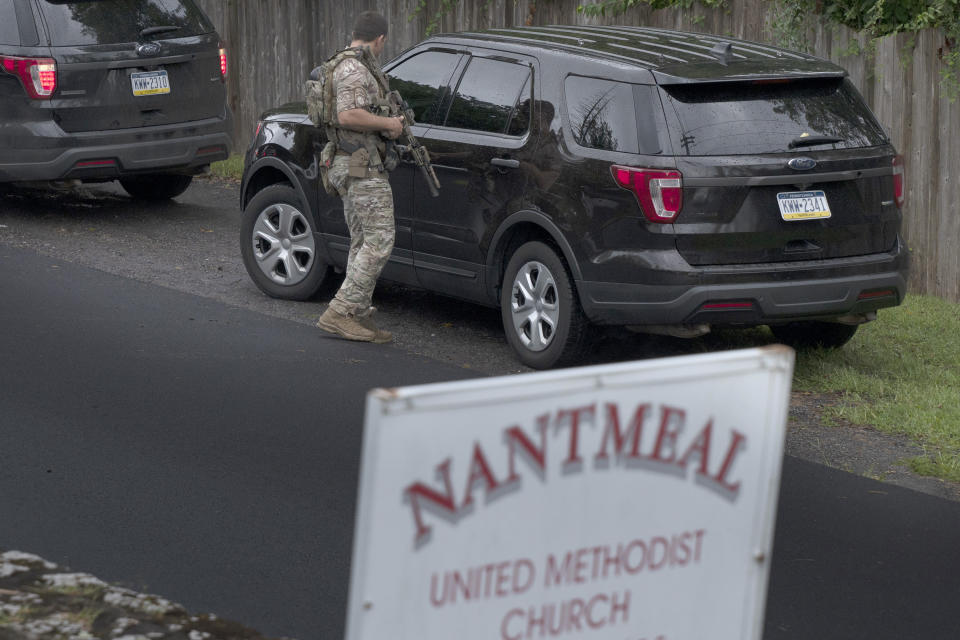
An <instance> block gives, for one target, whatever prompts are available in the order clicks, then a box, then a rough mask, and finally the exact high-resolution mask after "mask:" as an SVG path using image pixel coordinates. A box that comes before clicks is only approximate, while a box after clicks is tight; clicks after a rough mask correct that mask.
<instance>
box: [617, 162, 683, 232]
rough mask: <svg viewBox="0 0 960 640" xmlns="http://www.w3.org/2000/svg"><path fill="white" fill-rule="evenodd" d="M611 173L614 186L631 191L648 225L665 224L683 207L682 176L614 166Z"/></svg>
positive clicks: (655, 170) (652, 170) (680, 174)
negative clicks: (651, 223) (648, 222)
mask: <svg viewBox="0 0 960 640" xmlns="http://www.w3.org/2000/svg"><path fill="white" fill-rule="evenodd" d="M610 173H611V174H613V179H614V180H615V181H616V182H617V184H618V185H619V186H621V187H623V188H624V189H628V190H630V191H633V195H634V196H636V198H637V202H638V203H639V204H640V208H641V209H642V210H643V214H644V215H645V216H646V217H647V220H649V221H650V222H659V223H661V224H668V223H671V222H673V221H674V219H675V218H676V217H677V214H678V213H680V209H681V208H682V207H683V174H682V173H680V172H679V171H675V170H671V171H664V170H662V169H637V168H636V167H625V166H623V165H619V164H615V165H613V166H611V167H610Z"/></svg>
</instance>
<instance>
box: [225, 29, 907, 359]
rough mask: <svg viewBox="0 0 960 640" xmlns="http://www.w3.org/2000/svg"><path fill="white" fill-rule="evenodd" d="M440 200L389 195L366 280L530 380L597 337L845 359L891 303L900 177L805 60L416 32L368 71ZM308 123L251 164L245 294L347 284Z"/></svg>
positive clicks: (820, 70)
mask: <svg viewBox="0 0 960 640" xmlns="http://www.w3.org/2000/svg"><path fill="white" fill-rule="evenodd" d="M385 69H386V71H387V73H388V75H389V76H390V78H391V87H392V88H393V89H397V90H399V92H400V93H401V94H402V95H403V96H404V98H405V99H406V100H407V101H408V102H409V104H410V106H411V107H412V108H413V110H414V112H415V114H416V119H417V125H416V126H415V127H414V132H415V133H416V134H417V135H418V137H419V138H420V140H421V141H422V142H423V143H424V144H425V146H427V147H428V148H429V150H430V153H431V155H432V158H433V163H434V169H435V170H436V173H437V175H438V176H439V178H440V181H441V183H442V188H441V189H440V196H439V197H438V198H432V197H431V196H430V195H429V192H428V186H427V184H426V182H425V181H424V180H423V179H422V178H421V177H420V175H419V174H418V173H417V171H416V167H415V166H414V165H411V164H409V163H406V164H401V166H400V168H399V169H398V170H396V171H394V172H393V173H392V174H391V176H390V182H391V184H392V186H393V190H394V200H395V203H396V221H397V236H396V238H397V239H396V248H395V249H394V251H393V255H392V257H391V260H390V262H389V264H388V265H387V267H386V269H385V271H384V277H385V278H387V279H390V280H393V281H396V282H401V283H408V284H411V285H416V286H419V287H423V288H426V289H428V290H430V291H435V292H439V293H442V294H447V295H450V296H455V297H458V298H462V299H464V300H469V301H471V302H476V303H479V304H485V305H491V306H499V307H500V309H501V313H502V317H503V325H504V329H505V331H506V335H507V339H508V340H509V342H510V344H511V345H512V346H513V347H514V349H515V350H516V352H517V353H518V354H519V356H520V359H521V360H522V361H523V362H524V363H526V364H527V365H529V366H532V367H538V368H541V367H550V366H553V365H555V364H558V363H561V362H571V361H574V360H575V359H576V358H577V356H578V355H579V354H580V353H581V351H582V349H583V348H584V345H585V344H587V342H586V335H587V333H588V331H587V329H588V328H589V325H590V324H591V323H594V324H604V325H625V326H631V327H635V328H637V329H639V330H641V331H647V332H651V333H665V334H669V335H679V336H694V335H699V334H701V333H704V332H706V331H708V330H709V328H710V326H711V325H736V326H751V325H763V324H766V325H769V326H770V328H771V329H772V331H773V333H774V334H775V336H776V337H777V338H778V339H781V340H782V341H785V342H787V343H790V344H794V345H798V346H802V345H807V344H820V345H824V346H840V345H842V344H844V343H845V342H846V341H847V340H849V339H850V338H851V337H852V336H853V334H854V332H855V331H856V329H857V326H858V325H859V324H861V323H864V322H867V321H869V320H872V319H873V318H875V316H876V311H877V310H878V309H880V308H882V307H889V306H894V305H897V304H899V303H900V302H901V301H902V300H903V297H904V295H905V291H906V276H907V267H908V254H907V250H906V247H905V246H904V242H903V240H902V239H901V237H900V233H899V231H900V224H901V213H900V209H901V206H902V204H903V193H904V184H903V166H902V161H901V159H900V158H899V156H897V155H896V152H895V150H894V148H893V147H892V146H891V144H890V141H889V139H888V137H887V135H886V134H885V133H884V130H883V128H882V127H881V126H880V125H879V124H878V123H877V120H876V119H875V118H874V116H873V115H872V114H871V112H870V110H869V109H868V108H867V106H866V105H865V104H864V102H863V100H862V98H861V97H860V95H859V94H858V92H857V91H856V89H855V88H854V87H853V86H852V85H851V83H850V82H849V80H848V79H847V78H846V73H845V72H844V70H843V69H841V68H839V67H837V66H835V65H834V64H832V63H830V62H826V61H823V60H820V59H817V58H814V57H811V56H807V55H802V54H799V53H793V52H790V51H785V50H782V49H778V48H774V47H770V46H766V45H761V44H755V43H751V42H744V41H736V40H730V39H726V38H720V37H714V36H706V35H699V34H690V33H680V32H673V31H664V30H658V29H646V28H633V27H585V26H578V27H567V26H560V27H533V28H517V29H497V30H491V31H487V32H483V33H459V34H452V35H438V36H435V37H431V38H429V39H427V40H426V41H424V42H422V43H420V44H418V45H416V46H415V47H413V48H411V49H409V50H407V51H405V52H404V53H402V54H401V55H400V56H399V57H397V58H396V59H394V60H393V61H391V62H390V63H389V64H387V65H385ZM324 141H325V140H324V134H323V133H322V131H320V130H319V129H317V128H315V127H313V126H312V125H311V123H310V121H309V120H308V119H307V117H306V115H305V108H304V106H303V105H302V104H291V105H286V106H284V107H281V108H279V109H276V110H274V111H271V112H268V113H266V114H265V115H264V116H263V118H262V120H261V122H260V123H259V124H258V129H257V133H256V136H255V139H254V141H253V144H252V146H251V148H250V149H249V150H248V152H247V155H246V170H245V173H244V179H243V185H242V193H241V199H242V206H243V209H244V213H243V221H242V230H241V241H242V242H241V245H242V252H243V258H244V263H245V264H246V267H247V270H248V272H249V273H250V276H251V277H252V278H253V280H254V282H256V284H257V285H258V286H259V287H260V288H261V289H262V290H263V291H265V292H266V293H267V294H269V295H271V296H276V297H281V298H289V299H306V298H309V297H310V296H312V295H313V294H314V293H315V292H316V291H317V289H318V287H320V285H321V284H322V283H323V281H324V279H325V278H327V277H328V275H329V273H330V268H331V267H336V268H342V267H343V265H344V263H345V260H346V255H347V250H348V248H349V233H348V230H347V226H346V224H345V222H344V219H343V213H342V208H341V202H340V200H339V199H337V198H331V197H329V196H327V195H326V194H325V192H324V191H323V187H322V186H321V184H320V181H319V180H318V171H317V152H318V149H320V148H321V147H322V145H323V143H324Z"/></svg>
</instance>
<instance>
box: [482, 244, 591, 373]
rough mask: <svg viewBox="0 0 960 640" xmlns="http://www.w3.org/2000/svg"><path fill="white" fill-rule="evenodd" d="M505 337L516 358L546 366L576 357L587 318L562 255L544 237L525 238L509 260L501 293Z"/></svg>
mask: <svg viewBox="0 0 960 640" xmlns="http://www.w3.org/2000/svg"><path fill="white" fill-rule="evenodd" d="M500 314H501V318H502V320H503V328H504V331H505V332H506V334H507V341H508V342H509V343H510V346H511V347H513V349H514V351H516V353H517V355H518V356H519V357H520V360H521V361H522V362H523V363H524V364H525V365H527V366H529V367H533V368H535V369H547V368H549V367H552V366H555V365H561V364H564V363H568V362H572V361H574V360H576V359H578V358H579V357H580V356H581V355H582V353H583V351H584V350H585V348H586V345H587V342H588V333H589V322H588V321H587V319H586V317H585V316H584V315H583V311H582V310H581V309H580V302H579V301H578V300H577V295H576V292H575V291H574V288H573V281H572V279H571V278H570V275H569V274H568V273H567V268H566V266H565V265H564V263H563V260H561V259H560V257H559V256H558V255H557V253H556V252H555V251H554V250H553V249H551V248H550V247H549V246H547V245H546V244H544V243H542V242H528V243H526V244H524V245H522V246H521V247H520V248H519V249H517V250H516V251H515V252H514V254H513V256H512V257H511V258H510V262H509V263H508V264H507V269H506V272H505V273H504V277H503V286H502V288H501V293H500Z"/></svg>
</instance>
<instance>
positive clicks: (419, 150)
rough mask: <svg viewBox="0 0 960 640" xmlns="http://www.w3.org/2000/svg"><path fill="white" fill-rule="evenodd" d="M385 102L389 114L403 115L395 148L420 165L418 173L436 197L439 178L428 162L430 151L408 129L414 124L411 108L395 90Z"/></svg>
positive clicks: (438, 193)
mask: <svg viewBox="0 0 960 640" xmlns="http://www.w3.org/2000/svg"><path fill="white" fill-rule="evenodd" d="M387 103H388V105H389V109H390V115H391V116H403V117H402V118H401V119H400V122H401V123H402V124H403V132H402V133H401V134H400V137H398V138H397V141H398V142H399V144H397V145H396V148H397V150H398V151H400V152H401V153H409V154H410V155H411V156H412V157H413V161H414V162H415V163H416V165H417V166H418V167H420V173H422V174H423V177H424V179H425V180H426V181H427V187H429V189H430V195H431V196H433V197H434V198H436V197H437V196H439V195H440V192H439V191H437V190H438V189H439V188H440V180H438V179H437V174H436V173H435V172H434V171H433V165H431V164H430V152H429V151H427V148H426V147H425V146H423V145H422V144H420V141H419V140H417V138H416V136H414V135H413V132H412V131H411V130H410V125H411V124H414V119H413V109H411V108H410V106H409V105H408V104H407V101H406V100H404V99H403V98H402V97H400V94H399V93H398V92H397V91H390V92H388V93H387Z"/></svg>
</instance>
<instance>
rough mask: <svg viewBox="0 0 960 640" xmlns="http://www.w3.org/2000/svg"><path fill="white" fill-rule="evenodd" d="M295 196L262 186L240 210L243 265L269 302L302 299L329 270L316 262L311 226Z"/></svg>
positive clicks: (283, 189) (317, 286) (314, 290)
mask: <svg viewBox="0 0 960 640" xmlns="http://www.w3.org/2000/svg"><path fill="white" fill-rule="evenodd" d="M305 211H307V208H306V207H304V206H303V203H302V202H300V197H299V196H298V195H297V192H296V191H295V190H294V189H293V188H292V187H289V186H287V185H285V184H277V185H273V186H270V187H267V188H266V189H264V190H263V191H261V192H260V193H258V194H257V195H255V196H254V197H253V198H252V199H251V200H250V202H249V203H248V204H247V206H246V208H245V209H244V210H243V219H242V220H241V222H240V252H241V254H242V256H243V266H245V267H246V268H247V273H249V274H250V277H251V278H252V279H253V281H254V283H255V284H256V285H257V286H258V287H259V288H260V290H261V291H263V292H264V293H266V294H267V295H268V296H271V297H274V298H283V299H285V300H308V299H310V298H312V297H313V296H314V295H315V294H316V293H317V291H319V289H320V287H321V286H322V285H323V284H324V282H327V281H329V279H330V278H329V276H330V266H329V265H327V264H326V263H324V262H322V261H321V260H320V259H319V258H318V257H317V246H316V238H315V236H314V226H313V222H312V220H311V219H310V214H309V213H304V212H305Z"/></svg>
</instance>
